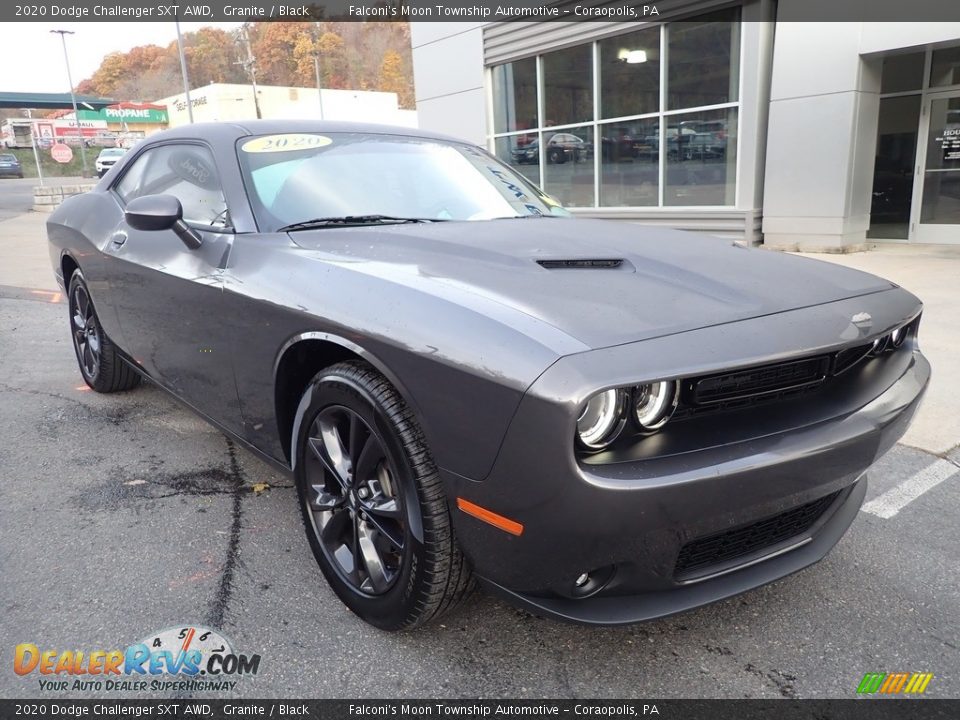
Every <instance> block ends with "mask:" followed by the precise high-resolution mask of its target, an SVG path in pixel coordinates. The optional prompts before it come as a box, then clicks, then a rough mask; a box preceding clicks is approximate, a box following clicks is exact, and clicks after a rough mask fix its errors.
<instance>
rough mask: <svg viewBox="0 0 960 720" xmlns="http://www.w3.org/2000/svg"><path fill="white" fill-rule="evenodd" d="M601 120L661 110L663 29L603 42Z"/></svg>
mask: <svg viewBox="0 0 960 720" xmlns="http://www.w3.org/2000/svg"><path fill="white" fill-rule="evenodd" d="M599 44H600V117H601V118H619V117H627V116H630V115H645V114H647V113H655V112H657V110H659V109H660V28H659V27H651V28H645V29H644V30H639V31H637V32H632V33H628V34H626V35H617V36H615V37H612V38H607V39H605V40H601V41H600V43H599Z"/></svg>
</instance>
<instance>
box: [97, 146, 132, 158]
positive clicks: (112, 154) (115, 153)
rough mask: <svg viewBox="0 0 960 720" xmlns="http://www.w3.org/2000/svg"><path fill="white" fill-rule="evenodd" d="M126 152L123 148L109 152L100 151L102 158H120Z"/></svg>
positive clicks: (112, 149) (109, 150)
mask: <svg viewBox="0 0 960 720" xmlns="http://www.w3.org/2000/svg"><path fill="white" fill-rule="evenodd" d="M125 152H126V151H125V150H123V149H122V148H108V149H107V150H101V151H100V157H119V156H121V155H123V154H124V153H125Z"/></svg>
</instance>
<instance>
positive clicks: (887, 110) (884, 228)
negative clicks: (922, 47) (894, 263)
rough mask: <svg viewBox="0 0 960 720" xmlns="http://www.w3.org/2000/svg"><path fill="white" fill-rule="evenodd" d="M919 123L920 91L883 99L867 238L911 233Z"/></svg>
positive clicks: (892, 237) (896, 237)
mask: <svg viewBox="0 0 960 720" xmlns="http://www.w3.org/2000/svg"><path fill="white" fill-rule="evenodd" d="M921 57H922V54H921ZM884 72H886V67H884ZM919 124H920V96H919V95H906V96H904V97H892V98H882V99H881V100H880V115H879V123H878V127H877V154H876V159H875V160H874V164H873V195H872V198H873V199H872V202H871V206H870V229H869V230H867V237H868V238H884V239H887V240H906V239H907V238H908V237H909V225H910V204H911V202H912V199H913V170H914V163H915V162H916V157H917V128H918V127H919Z"/></svg>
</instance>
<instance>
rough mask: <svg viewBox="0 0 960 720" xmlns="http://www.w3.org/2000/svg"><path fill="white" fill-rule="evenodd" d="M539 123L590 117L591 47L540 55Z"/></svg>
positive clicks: (550, 124)
mask: <svg viewBox="0 0 960 720" xmlns="http://www.w3.org/2000/svg"><path fill="white" fill-rule="evenodd" d="M542 62H543V113H544V118H543V120H544V122H543V127H553V126H555V125H572V124H574V123H582V122H590V121H591V120H593V47H592V46H591V45H580V46H577V47H572V48H567V49H566V50H558V51H556V52H552V53H548V54H547V55H544V56H543V61H542Z"/></svg>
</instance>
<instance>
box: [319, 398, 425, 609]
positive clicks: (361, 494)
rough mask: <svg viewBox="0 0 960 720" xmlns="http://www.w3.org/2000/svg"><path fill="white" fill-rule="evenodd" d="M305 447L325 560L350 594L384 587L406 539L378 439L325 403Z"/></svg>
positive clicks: (392, 476)
mask: <svg viewBox="0 0 960 720" xmlns="http://www.w3.org/2000/svg"><path fill="white" fill-rule="evenodd" d="M307 447H308V448H309V450H310V452H311V453H312V454H313V455H314V457H315V459H316V462H308V463H307V465H306V467H305V470H306V473H307V483H308V485H309V492H310V494H311V497H310V512H311V514H312V519H313V527H314V531H315V532H316V533H317V537H318V539H319V541H320V545H321V547H322V548H323V550H324V552H325V554H326V556H327V559H328V561H329V562H330V563H331V564H332V565H333V567H335V568H336V569H337V570H338V572H339V573H340V575H341V577H342V578H343V579H344V580H345V582H347V583H348V584H349V585H350V586H351V587H352V588H353V589H354V590H355V591H357V592H358V593H361V594H363V595H368V596H375V595H382V594H384V593H385V592H387V591H388V590H389V589H390V588H391V587H392V586H393V584H394V583H395V582H396V580H397V577H398V576H399V572H400V566H401V564H402V562H403V551H404V547H405V546H406V544H407V522H406V512H405V510H404V508H403V499H402V498H401V497H400V496H399V493H398V489H399V488H398V487H397V481H396V478H397V472H396V470H394V469H393V468H392V467H391V463H390V460H389V459H388V458H387V454H386V450H384V446H383V441H382V440H381V439H380V437H379V436H378V435H377V432H376V431H375V430H373V429H371V428H370V427H369V426H368V425H367V423H366V421H365V420H364V419H363V418H362V417H360V415H358V414H357V413H355V412H354V411H353V410H351V409H350V408H347V407H343V406H342V405H332V406H330V407H327V408H325V409H324V410H323V411H321V412H320V414H319V415H317V417H316V419H315V420H314V421H313V426H312V427H311V429H310V432H309V433H308V436H307Z"/></svg>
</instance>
